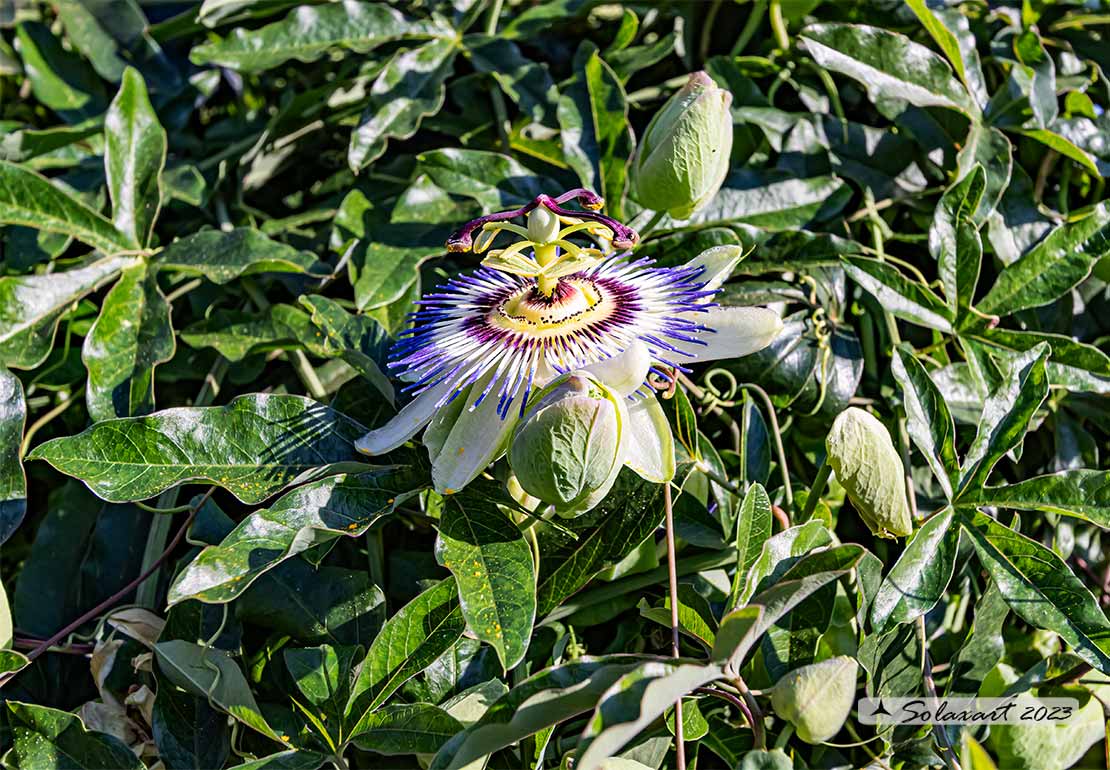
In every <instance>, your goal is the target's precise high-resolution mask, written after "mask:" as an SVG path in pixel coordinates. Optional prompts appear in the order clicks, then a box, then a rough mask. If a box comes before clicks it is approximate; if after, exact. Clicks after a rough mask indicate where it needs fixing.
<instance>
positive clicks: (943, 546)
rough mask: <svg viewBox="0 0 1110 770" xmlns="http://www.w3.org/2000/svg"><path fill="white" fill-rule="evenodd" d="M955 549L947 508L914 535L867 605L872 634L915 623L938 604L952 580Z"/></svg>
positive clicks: (955, 527) (956, 532)
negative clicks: (872, 628) (901, 624)
mask: <svg viewBox="0 0 1110 770" xmlns="http://www.w3.org/2000/svg"><path fill="white" fill-rule="evenodd" d="M959 548H960V527H959V524H958V523H957V522H956V520H955V512H954V511H953V510H952V509H951V508H947V509H945V510H943V511H941V512H940V513H937V514H934V515H933V516H932V517H931V518H930V519H929V520H928V521H926V522H925V523H924V524H923V525H922V526H921V527H920V528H919V529H918V530H917V531H916V532H914V534H913V537H912V538H910V541H909V542H908V543H906V549H905V550H904V551H902V555H901V556H899V557H898V561H896V562H895V563H894V566H893V567H891V568H890V572H888V573H887V575H886V577H885V578H883V582H882V584H881V585H880V586H879V592H878V593H877V594H876V595H875V598H874V600H873V601H872V603H871V625H872V626H873V627H874V629H875V632H876V633H880V634H881V633H883V632H884V631H886V630H888V629H889V628H890V627H891V626H893V625H895V624H898V623H909V622H910V621H912V620H916V619H917V618H918V617H920V616H921V615H924V614H925V613H926V612H928V611H929V610H931V609H932V608H933V607H934V606H935V605H936V603H937V602H938V601H940V598H941V596H942V595H943V594H944V591H945V589H947V588H948V583H949V581H950V580H951V579H952V572H953V571H954V570H955V567H956V555H957V553H958V552H959Z"/></svg>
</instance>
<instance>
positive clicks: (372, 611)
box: [171, 559, 385, 645]
mask: <svg viewBox="0 0 1110 770" xmlns="http://www.w3.org/2000/svg"><path fill="white" fill-rule="evenodd" d="M236 587H238V585H237V586H236ZM171 598H172V597H171ZM384 611H385V594H383V593H382V589H381V588H379V587H378V586H376V585H374V583H372V582H371V580H370V575H369V574H367V573H366V571H365V570H350V569H344V568H343V567H332V566H324V567H319V568H314V567H313V566H312V565H310V564H309V563H308V562H307V561H305V560H304V559H288V560H287V561H285V562H283V563H281V564H279V565H278V566H277V567H276V568H274V569H272V570H269V571H267V572H266V573H265V574H264V575H262V576H261V577H260V578H259V579H258V580H257V581H256V582H255V583H253V584H252V585H251V587H250V590H248V591H246V592H245V593H244V594H243V595H242V596H241V597H240V598H239V600H238V601H237V602H236V603H235V616H236V617H237V618H238V619H239V620H240V621H242V622H243V623H248V624H251V625H255V626H259V627H261V628H269V629H273V630H275V631H278V632H280V633H282V634H286V635H288V636H290V637H292V638H294V639H301V640H306V641H308V640H321V639H322V640H324V641H326V642H328V643H330V644H363V645H366V644H369V643H370V642H371V641H372V640H373V639H374V637H375V636H376V635H377V632H378V631H379V630H380V628H381V617H380V616H381V614H383V613H384Z"/></svg>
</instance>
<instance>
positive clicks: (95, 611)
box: [0, 487, 216, 687]
mask: <svg viewBox="0 0 1110 770" xmlns="http://www.w3.org/2000/svg"><path fill="white" fill-rule="evenodd" d="M215 491H216V488H215V487H209V488H208V491H207V492H206V493H205V494H204V497H202V498H201V499H200V500H198V501H197V503H196V505H194V506H193V509H192V511H191V512H190V513H189V515H188V517H186V519H185V521H183V522H182V523H181V527H180V528H178V530H177V534H176V535H174V537H173V540H171V541H170V543H169V545H167V546H166V550H164V551H163V552H162V555H161V556H159V557H158V558H157V559H155V561H154V563H153V564H151V565H150V566H149V567H148V568H147V569H146V570H144V571H143V572H142V573H140V574H139V576H138V577H137V578H135V579H134V580H132V581H131V582H130V583H128V584H127V585H125V586H124V587H123V588H121V589H120V590H118V591H116V592H115V593H114V594H112V595H111V596H109V597H108V598H107V599H105V600H104V601H102V602H101V603H100V604H98V605H96V606H95V607H93V608H92V609H91V610H89V611H88V612H86V613H84V614H83V615H81V617H79V618H77V620H75V621H73V622H72V623H70V624H68V625H67V626H65V627H64V628H62V629H61V630H60V631H58V632H57V633H56V634H54V635H53V636H51V637H50V638H49V639H45V640H43V641H42V642H41V643H40V644H39V645H38V647H36V648H35V649H33V650H31V651H30V652H29V653H27V662H28V663H30V662H31V661H33V660H34V659H35V658H37V657H39V656H40V655H42V654H43V653H44V652H46V651H48V650H49V649H50V648H51V647H53V646H54V645H55V644H57V643H58V642H60V641H61V640H62V639H65V638H66V637H67V636H69V635H70V634H71V633H73V632H74V631H76V630H77V629H78V628H80V627H81V626H83V625H84V624H85V623H87V622H88V621H90V620H92V619H93V618H95V617H98V616H99V615H100V614H101V613H102V612H104V611H105V610H108V609H111V608H112V607H113V606H115V604H116V603H117V602H119V600H120V599H122V598H123V597H125V596H127V595H128V594H129V593H131V592H132V591H134V590H135V588H137V587H138V586H139V585H140V584H141V583H143V581H145V580H146V579H147V578H149V577H150V576H151V575H153V574H154V573H155V572H156V571H157V570H158V568H159V567H161V566H162V562H164V561H165V560H166V559H168V558H169V556H170V554H171V553H173V550H174V549H175V548H177V546H178V544H179V543H180V542H181V539H182V538H183V537H185V533H186V532H187V531H188V529H189V525H191V524H192V523H193V519H195V518H196V516H197V511H198V510H200V508H201V506H203V505H204V503H205V502H206V501H207V500H208V498H209V497H211V496H212V493H213V492H215ZM16 673H17V672H15V671H12V672H9V673H6V674H4V675H3V676H0V687H3V686H4V685H5V684H7V683H8V682H9V681H11V678H12V677H13V676H15V675H16Z"/></svg>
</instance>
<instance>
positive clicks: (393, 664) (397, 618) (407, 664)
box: [346, 578, 466, 723]
mask: <svg viewBox="0 0 1110 770" xmlns="http://www.w3.org/2000/svg"><path fill="white" fill-rule="evenodd" d="M465 630H466V621H465V620H464V619H463V616H462V611H461V609H460V608H459V596H458V587H457V586H456V584H455V580H454V578H448V579H446V580H441V581H440V582H438V583H436V584H435V585H434V586H432V587H431V588H429V589H427V590H426V591H424V592H423V593H422V594H420V595H419V596H417V597H416V598H415V599H413V600H412V601H411V602H409V603H408V604H406V605H405V606H404V607H402V608H401V609H400V610H398V612H397V614H395V615H394V616H393V617H392V618H390V619H389V620H388V621H386V623H385V625H384V626H383V627H382V630H381V632H380V633H379V634H378V635H377V637H375V638H374V642H373V644H371V645H370V649H369V650H368V651H367V653H366V658H365V659H364V660H363V661H362V663H361V665H360V666H359V670H358V676H357V677H356V679H355V683H354V685H353V686H352V688H351V697H350V700H349V701H348V703H347V709H346V716H347V721H348V723H351V722H354V723H357V722H359V721H361V720H362V718H363V717H364V716H366V715H367V714H369V713H371V712H373V711H374V710H376V709H377V708H379V707H380V706H381V705H382V704H383V703H385V702H386V701H387V700H389V698H390V696H391V695H393V693H395V692H396V691H397V689H398V688H399V687H400V686H401V685H403V684H404V683H405V682H406V681H407V680H409V679H411V678H412V677H413V676H416V675H417V674H419V673H420V672H421V671H423V670H424V669H425V668H427V667H428V666H430V665H431V664H432V663H433V662H435V660H436V659H437V658H439V657H440V656H441V655H443V654H444V653H445V652H447V651H448V650H450V649H451V647H453V646H454V645H455V643H456V642H458V641H459V639H461V638H462V635H463V632H464V631H465Z"/></svg>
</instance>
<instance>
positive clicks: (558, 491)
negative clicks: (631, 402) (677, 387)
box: [509, 372, 628, 516]
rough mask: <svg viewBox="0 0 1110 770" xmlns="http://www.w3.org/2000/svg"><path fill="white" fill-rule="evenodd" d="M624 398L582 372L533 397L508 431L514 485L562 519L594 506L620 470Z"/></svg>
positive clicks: (624, 418) (571, 375)
mask: <svg viewBox="0 0 1110 770" xmlns="http://www.w3.org/2000/svg"><path fill="white" fill-rule="evenodd" d="M627 414H628V412H627V409H626V407H625V405H624V399H623V398H621V396H620V395H619V394H618V393H614V392H613V391H612V390H610V389H609V388H607V387H606V386H605V385H603V384H602V383H601V382H599V381H598V380H595V379H594V378H593V377H591V376H590V375H588V374H586V373H585V372H573V373H571V374H568V375H564V376H562V377H560V378H558V379H557V380H555V381H554V382H552V383H551V384H550V385H548V386H547V387H546V388H545V389H544V390H543V391H541V392H540V393H539V395H538V396H537V398H536V401H535V403H534V404H533V405H532V406H531V407H530V408H529V410H528V412H527V413H526V414H525V415H524V419H523V420H521V422H520V423H519V424H518V425H517V427H516V430H515V431H514V432H513V438H512V442H511V443H510V444H509V465H510V466H512V469H513V473H515V474H516V477H517V481H518V482H520V486H521V487H522V488H523V489H524V490H525V491H526V492H527V493H528V494H530V495H532V496H533V497H538V498H539V499H540V500H542V501H544V502H545V503H549V504H551V505H554V506H555V510H556V511H558V512H559V513H560V514H562V515H564V516H575V515H577V514H580V513H584V512H586V511H588V510H590V509H591V508H593V507H594V506H595V505H597V504H598V503H599V502H601V500H602V499H603V498H604V497H605V495H606V493H608V491H609V489H610V488H611V487H612V486H613V482H614V481H616V478H617V474H618V473H619V472H620V469H621V451H620V445H621V432H622V430H623V428H624V425H625V422H626V418H627Z"/></svg>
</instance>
